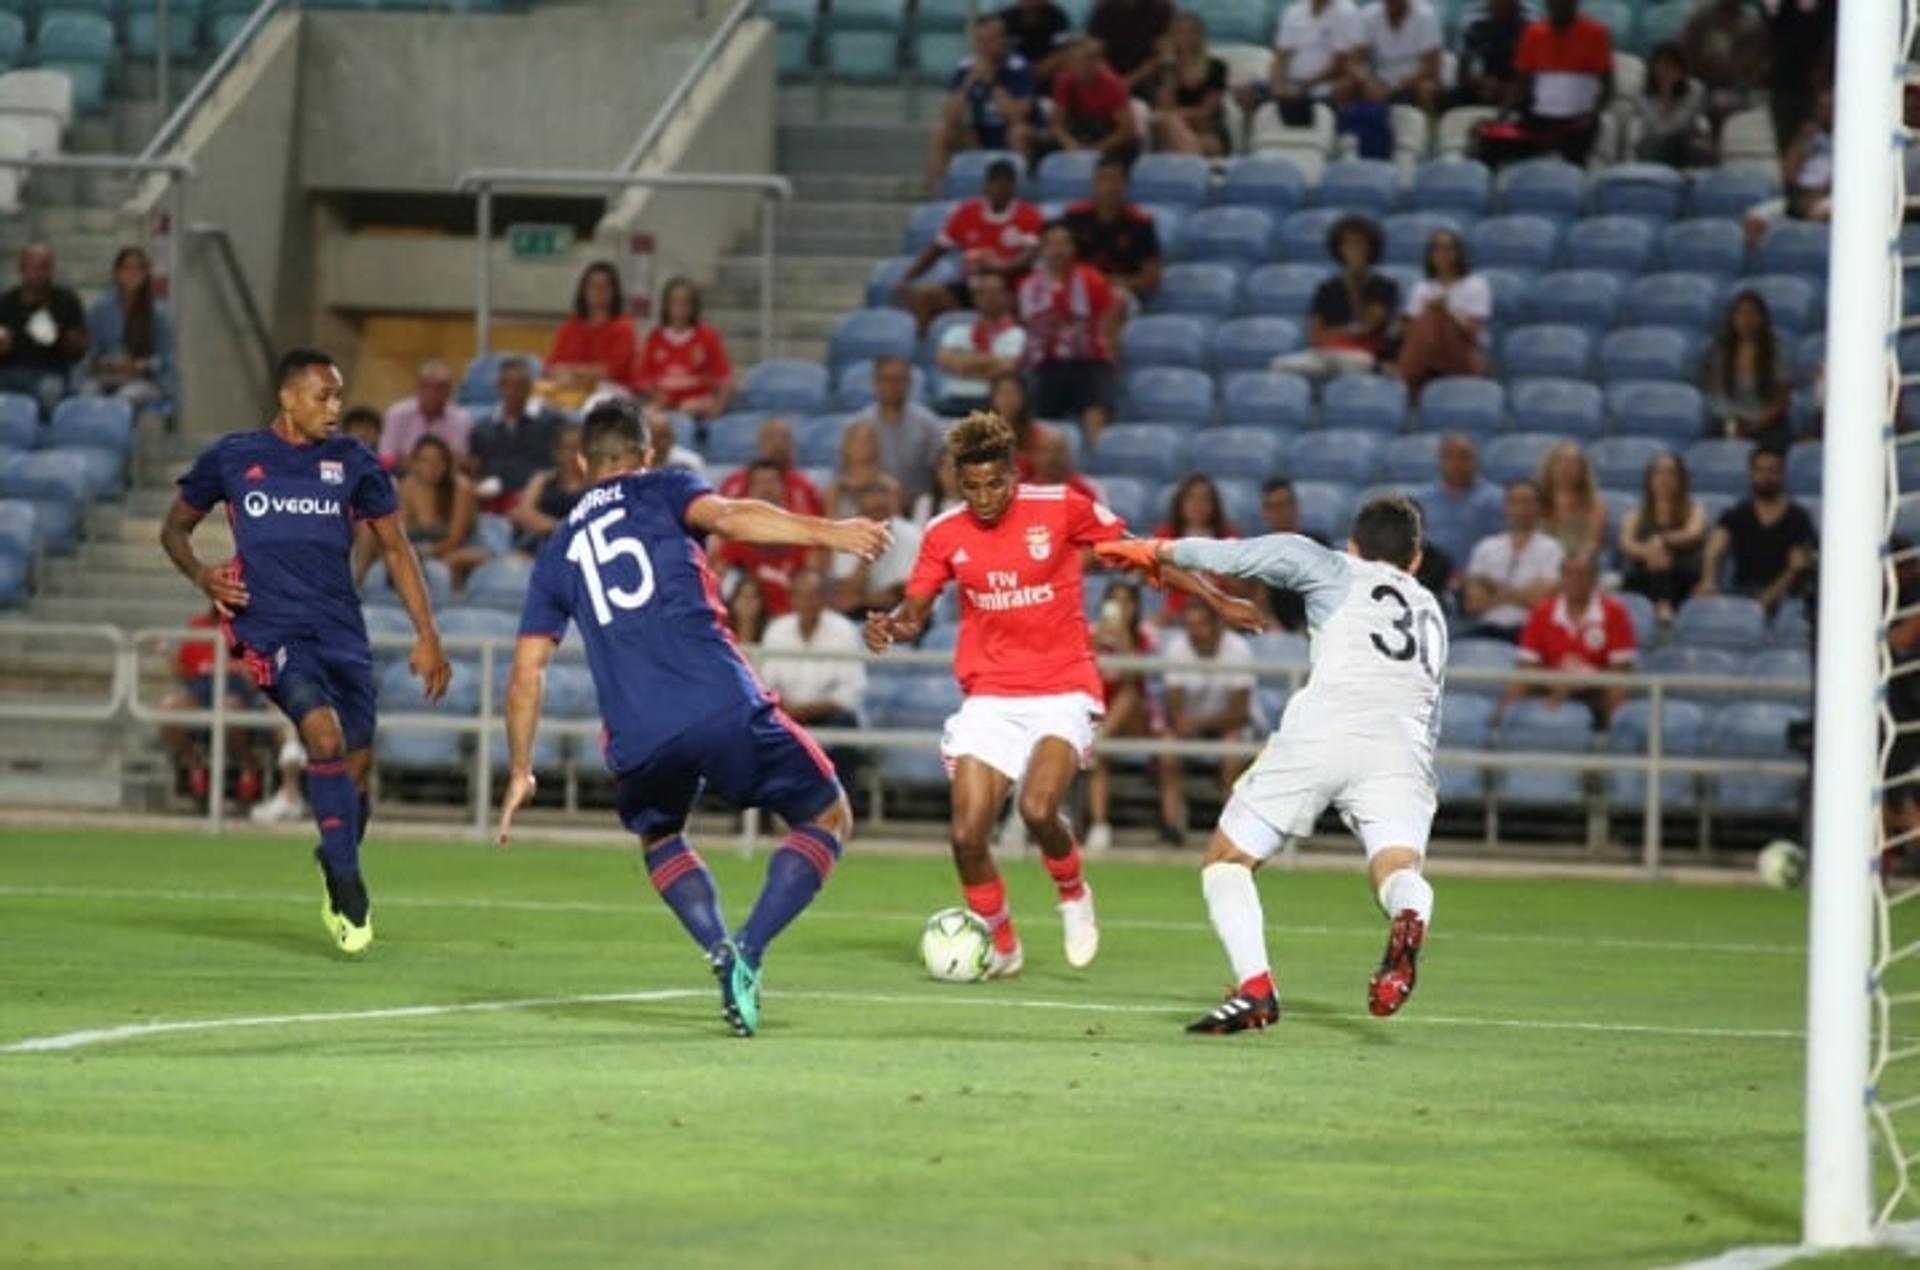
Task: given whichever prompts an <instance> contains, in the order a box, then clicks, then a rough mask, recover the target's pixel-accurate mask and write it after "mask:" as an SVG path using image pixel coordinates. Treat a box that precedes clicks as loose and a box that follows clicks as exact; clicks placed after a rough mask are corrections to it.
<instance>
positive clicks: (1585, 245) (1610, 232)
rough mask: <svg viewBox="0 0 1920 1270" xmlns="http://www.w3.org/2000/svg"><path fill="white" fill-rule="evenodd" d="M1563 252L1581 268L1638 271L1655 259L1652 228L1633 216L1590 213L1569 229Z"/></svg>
mask: <svg viewBox="0 0 1920 1270" xmlns="http://www.w3.org/2000/svg"><path fill="white" fill-rule="evenodd" d="M1560 255H1561V258H1562V259H1564V260H1565V261H1566V262H1567V263H1568V264H1569V265H1575V266H1578V267H1579V268H1582V269H1607V270H1611V271H1613V272H1614V273H1639V272H1640V271H1641V270H1643V269H1645V268H1646V267H1647V265H1648V263H1649V262H1650V261H1652V259H1653V227H1652V226H1651V225H1649V224H1647V222H1645V221H1643V220H1638V219H1636V218H1634V217H1632V216H1589V217H1588V218H1587V219H1585V220H1583V221H1578V222H1576V223H1575V224H1574V225H1573V227H1572V228H1570V229H1568V230H1567V235H1566V237H1565V238H1564V239H1562V240H1561V243H1560Z"/></svg>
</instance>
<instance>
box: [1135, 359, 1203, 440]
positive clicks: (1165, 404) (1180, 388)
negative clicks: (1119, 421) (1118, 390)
mask: <svg viewBox="0 0 1920 1270" xmlns="http://www.w3.org/2000/svg"><path fill="white" fill-rule="evenodd" d="M1122 417H1123V418H1125V419H1127V420H1130V421H1136V422H1142V421H1146V422H1151V421H1162V420H1173V421H1175V422H1177V423H1179V424H1181V425H1182V426H1184V427H1188V428H1200V427H1205V426H1206V424H1207V422H1208V420H1210V419H1211V418H1212V417H1213V380H1212V379H1210V378H1209V377H1208V376H1207V375H1206V374H1205V373H1204V372H1201V371H1197V370H1188V369H1185V368H1183V367H1178V366H1154V367H1149V368H1148V369H1146V370H1136V371H1131V372H1129V373H1128V375H1127V388H1126V400H1125V404H1124V406H1123V408H1122Z"/></svg>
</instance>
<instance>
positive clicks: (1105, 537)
mask: <svg viewBox="0 0 1920 1270" xmlns="http://www.w3.org/2000/svg"><path fill="white" fill-rule="evenodd" d="M1126 532H1127V526H1126V524H1125V522H1123V521H1122V520H1121V519H1120V518H1119V517H1118V516H1116V515H1114V514H1113V513H1112V512H1110V511H1108V510H1107V509H1106V508H1105V507H1103V506H1101V505H1100V504H1099V503H1096V502H1094V501H1093V500H1092V499H1090V498H1087V497H1086V496H1085V495H1082V494H1078V493H1075V492H1074V491H1073V490H1070V489H1068V488H1067V487H1066V486H1064V485H1021V486H1018V487H1017V488H1016V489H1015V490H1014V495H1013V502H1012V503H1011V504H1010V505H1009V506H1008V507H1007V511H1006V514H1005V515H1004V516H1002V517H1001V518H1000V519H999V521H998V522H996V523H994V524H992V525H983V524H981V523H980V522H979V521H978V520H976V519H975V518H974V515H973V513H972V512H971V511H969V510H968V509H967V507H966V504H964V503H963V504H961V505H960V506H958V507H956V508H954V509H952V510H951V511H948V512H945V513H943V514H941V515H939V516H936V517H934V518H933V520H931V521H930V522H928V524H927V532H926V536H925V537H924V538H922V539H921V540H920V558H919V559H918V560H917V561H915V562H914V566H913V576H912V578H910V579H909V580H908V582H907V594H908V595H910V596H916V597H921V598H928V599H930V598H932V597H933V596H936V595H938V594H940V590H941V588H942V587H944V586H946V584H947V583H948V582H949V581H955V582H958V583H959V585H960V641H959V645H958V647H957V648H956V649H955V650H954V656H953V675H954V678H956V679H958V680H959V681H960V690H961V691H962V692H964V693H966V694H967V695H968V696H975V695H978V696H987V697H1047V696H1053V695H1054V694H1056V693H1065V692H1084V693H1086V694H1087V695H1088V696H1089V697H1092V698H1093V699H1094V700H1095V701H1105V700H1106V696H1105V693H1104V692H1103V691H1102V689H1101V687H1100V671H1099V668H1098V667H1097V666H1096V665H1095V664H1094V660H1093V639H1092V636H1091V634H1090V633H1089V632H1088V630H1087V616H1086V611H1085V608H1084V606H1083V602H1082V598H1081V576H1080V573H1081V570H1080V552H1081V548H1083V547H1089V546H1092V545H1093V544H1094V543H1096V542H1110V541H1112V540H1113V539H1115V538H1121V537H1124V536H1125V535H1126Z"/></svg>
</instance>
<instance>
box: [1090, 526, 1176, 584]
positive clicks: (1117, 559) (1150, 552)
mask: <svg viewBox="0 0 1920 1270" xmlns="http://www.w3.org/2000/svg"><path fill="white" fill-rule="evenodd" d="M1165 543H1166V540H1165V539H1164V538H1126V539H1122V540H1121V541H1119V542H1102V543H1097V544H1095V546H1094V548H1093V554H1094V556H1095V557H1096V558H1097V559H1098V560H1099V561H1100V562H1101V563H1102V564H1105V565H1108V566H1111V567H1112V568H1116V569H1133V570H1136V571H1137V572H1139V573H1141V574H1144V575H1145V577H1146V579H1147V581H1148V583H1149V584H1151V585H1153V586H1156V587H1157V586H1160V585H1161V582H1160V548H1161V547H1162V546H1164V545H1165Z"/></svg>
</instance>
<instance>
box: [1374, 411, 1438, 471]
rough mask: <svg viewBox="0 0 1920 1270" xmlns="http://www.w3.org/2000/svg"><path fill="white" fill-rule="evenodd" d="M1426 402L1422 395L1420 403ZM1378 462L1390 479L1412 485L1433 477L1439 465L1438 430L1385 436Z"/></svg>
mask: <svg viewBox="0 0 1920 1270" xmlns="http://www.w3.org/2000/svg"><path fill="white" fill-rule="evenodd" d="M1425 403H1426V399H1425V398H1424V397H1423V398H1421V404H1422V405H1424V404H1425ZM1381 465H1382V472H1381V474H1382V475H1383V476H1385V477H1386V478H1387V479H1388V480H1390V481H1396V482H1399V483H1401V484H1406V485H1414V484H1425V483H1426V482H1428V481H1431V480H1433V479H1434V474H1435V473H1436V472H1437V471H1439V468H1440V434H1439V433H1438V432H1414V433H1409V434H1407V435H1406V436H1399V437H1389V438H1387V445H1386V448H1385V449H1384V450H1382V451H1381Z"/></svg>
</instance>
